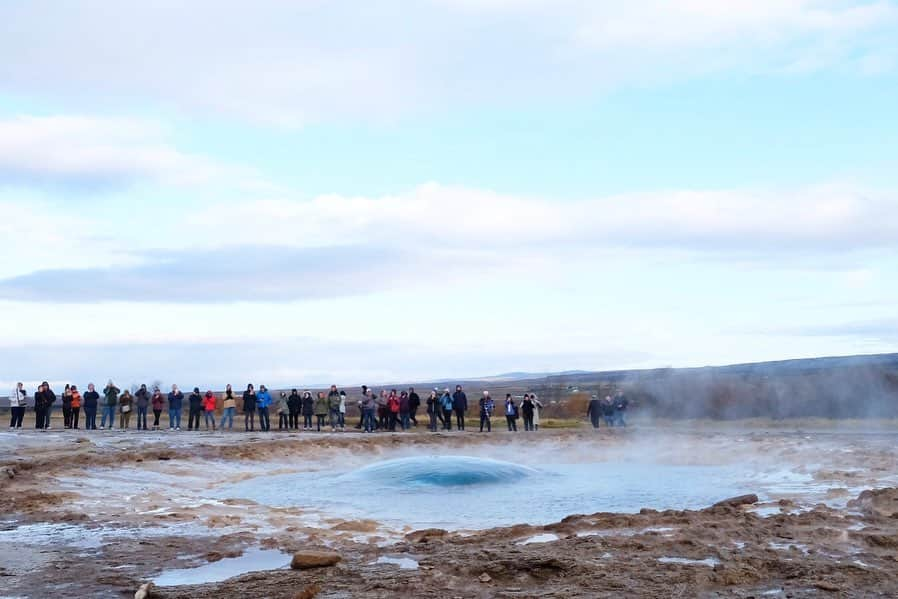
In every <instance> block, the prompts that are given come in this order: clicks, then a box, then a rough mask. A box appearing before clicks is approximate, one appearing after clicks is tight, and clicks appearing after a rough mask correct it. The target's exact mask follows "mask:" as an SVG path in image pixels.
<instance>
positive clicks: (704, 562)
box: [658, 557, 720, 568]
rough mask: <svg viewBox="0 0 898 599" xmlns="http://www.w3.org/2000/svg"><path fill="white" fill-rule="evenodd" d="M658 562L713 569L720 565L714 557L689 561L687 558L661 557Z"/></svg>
mask: <svg viewBox="0 0 898 599" xmlns="http://www.w3.org/2000/svg"><path fill="white" fill-rule="evenodd" d="M658 561H659V562H661V563H662V564H681V565H684V566H708V567H709V568H713V567H714V566H716V565H718V564H720V560H719V559H717V558H714V557H706V558H705V559H689V558H685V557H659V558H658Z"/></svg>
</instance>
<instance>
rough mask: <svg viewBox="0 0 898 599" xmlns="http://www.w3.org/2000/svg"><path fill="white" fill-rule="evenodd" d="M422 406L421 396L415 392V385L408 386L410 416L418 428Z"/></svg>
mask: <svg viewBox="0 0 898 599" xmlns="http://www.w3.org/2000/svg"><path fill="white" fill-rule="evenodd" d="M420 407H421V396H420V395H418V394H417V393H415V388H414V387H409V388H408V417H409V419H410V420H411V421H412V423H413V424H414V425H415V428H418V408H420Z"/></svg>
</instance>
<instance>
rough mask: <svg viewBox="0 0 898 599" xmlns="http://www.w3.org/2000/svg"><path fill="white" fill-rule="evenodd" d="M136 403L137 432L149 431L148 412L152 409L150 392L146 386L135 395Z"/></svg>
mask: <svg viewBox="0 0 898 599" xmlns="http://www.w3.org/2000/svg"><path fill="white" fill-rule="evenodd" d="M134 403H135V405H136V407H137V430H139V431H145V430H147V410H148V409H149V407H150V392H149V391H147V386H146V385H141V386H140V389H138V390H137V391H136V392H135V393H134Z"/></svg>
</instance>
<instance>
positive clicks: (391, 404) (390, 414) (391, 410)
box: [387, 389, 399, 433]
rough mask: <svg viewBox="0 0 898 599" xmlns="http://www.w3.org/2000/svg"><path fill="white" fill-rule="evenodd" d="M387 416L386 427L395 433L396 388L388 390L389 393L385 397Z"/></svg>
mask: <svg viewBox="0 0 898 599" xmlns="http://www.w3.org/2000/svg"><path fill="white" fill-rule="evenodd" d="M387 418H388V419H389V422H388V424H387V428H389V429H390V432H391V433H395V432H396V423H397V422H399V396H398V395H396V389H393V390H392V391H390V395H389V397H387Z"/></svg>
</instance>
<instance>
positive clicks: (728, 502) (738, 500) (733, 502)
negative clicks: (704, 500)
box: [712, 493, 758, 507]
mask: <svg viewBox="0 0 898 599" xmlns="http://www.w3.org/2000/svg"><path fill="white" fill-rule="evenodd" d="M755 503H758V496H757V495H755V494H754V493H752V494H750V495H739V496H738V497H730V498H729V499H724V500H723V501H718V502H717V503H715V504H714V505H713V506H712V507H739V506H740V505H753V504H755Z"/></svg>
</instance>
